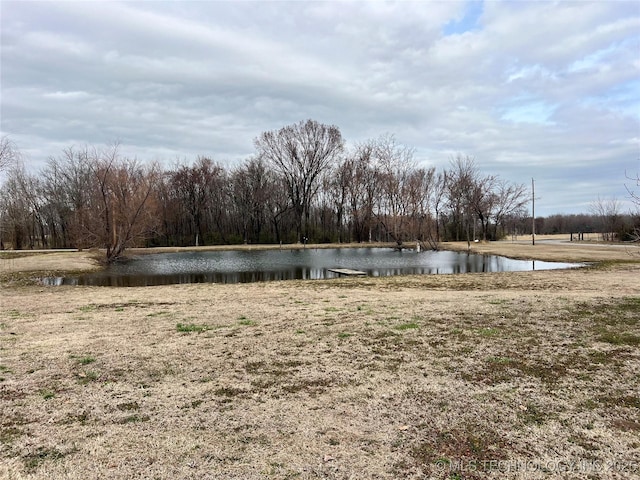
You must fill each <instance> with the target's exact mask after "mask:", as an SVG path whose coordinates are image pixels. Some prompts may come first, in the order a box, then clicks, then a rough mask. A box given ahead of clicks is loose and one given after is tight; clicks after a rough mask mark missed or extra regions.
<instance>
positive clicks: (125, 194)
mask: <svg viewBox="0 0 640 480" xmlns="http://www.w3.org/2000/svg"><path fill="white" fill-rule="evenodd" d="M85 153H86V156H85V158H86V161H87V162H88V164H89V169H90V171H91V174H92V182H93V188H92V190H91V192H90V195H89V198H88V207H89V212H88V215H87V216H86V218H85V223H84V224H83V226H82V227H83V231H82V234H83V236H84V240H85V242H86V243H88V245H89V246H91V247H102V248H104V249H105V253H106V255H105V261H106V262H107V263H111V262H114V261H116V260H117V259H118V258H120V257H121V256H122V254H123V253H124V251H125V249H126V248H128V247H132V246H135V245H137V244H140V243H141V242H142V241H143V240H144V239H145V238H146V237H147V235H149V233H150V231H152V230H153V229H154V227H155V224H156V222H157V215H156V214H155V209H154V207H155V205H154V199H153V195H152V194H153V193H154V191H155V186H156V184H157V180H158V166H157V165H155V164H152V165H150V166H144V165H142V164H140V163H139V162H138V161H137V160H131V159H127V158H122V157H120V154H119V152H118V145H113V146H111V147H108V148H106V149H104V150H101V151H98V150H97V149H85Z"/></svg>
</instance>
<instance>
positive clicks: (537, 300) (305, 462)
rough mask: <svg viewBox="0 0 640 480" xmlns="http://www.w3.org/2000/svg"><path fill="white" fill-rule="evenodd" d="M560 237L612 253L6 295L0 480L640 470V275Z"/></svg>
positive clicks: (13, 289)
mask: <svg viewBox="0 0 640 480" xmlns="http://www.w3.org/2000/svg"><path fill="white" fill-rule="evenodd" d="M500 244H503V245H507V244H506V243H503V242H500ZM500 244H497V245H493V244H491V245H486V246H485V245H478V244H474V245H473V248H478V249H484V248H487V249H488V248H499V247H500ZM539 246H540V247H543V248H540V249H537V247H538V245H536V249H537V250H536V252H538V253H537V254H538V255H544V258H541V257H537V258H541V259H547V260H548V259H556V260H563V261H596V260H599V261H602V260H607V263H606V264H602V265H600V266H598V267H594V268H589V269H578V270H567V271H557V270H556V271H546V272H544V271H537V272H511V273H495V274H465V275H441V276H406V277H387V278H347V279H333V280H323V281H287V282H272V283H258V284H243V285H215V284H201V285H176V286H159V287H146V288H120V289H116V288H97V287H42V286H33V285H32V286H18V285H14V286H9V285H8V284H6V283H5V284H4V285H3V287H2V292H1V297H0V301H1V304H0V478H78V479H80V478H83V479H84V478H220V479H226V478H230V479H231V478H242V479H252V478H255V479H259V478H260V479H261V478H274V479H285V478H301V479H307V478H308V479H311V478H335V479H343V478H344V479H347V478H388V479H392V478H416V479H417V478H420V479H423V478H443V479H444V478H452V479H453V478H465V479H466V478H471V479H480V478H501V479H502V478H596V479H597V478H603V479H604V478H620V479H622V478H638V476H640V470H639V466H638V465H639V464H640V440H638V438H639V435H640V392H639V391H638V385H639V384H640V373H639V372H640V353H639V346H640V325H638V318H640V264H638V263H637V262H636V261H635V260H634V259H635V257H633V256H630V255H628V253H626V252H624V251H623V250H614V252H617V253H602V252H600V251H599V250H594V251H593V253H592V254H588V252H581V253H579V255H578V254H577V253H575V252H576V250H572V251H573V252H574V253H573V254H570V253H569V252H567V251H565V252H564V253H562V252H560V253H558V251H557V249H558V248H561V247H562V246H557V245H556V246H554V245H539ZM465 247H466V244H464V245H463V246H462V247H461V248H465ZM554 247H555V248H556V253H552V251H551V249H553V248H554ZM506 248H509V249H510V248H515V247H506ZM566 248H583V247H575V246H568V247H566ZM585 248H586V247H585ZM547 249H549V250H547ZM540 252H542V253H540ZM607 252H609V251H607ZM81 253H82V252H80V253H78V254H74V255H76V256H75V257H72V256H69V257H66V260H70V259H71V258H76V259H81V258H83V257H81V256H80V257H78V256H77V255H80V254H81ZM492 253H495V252H492ZM574 254H575V255H576V257H566V256H563V255H574ZM50 255H53V254H50ZM69 255H72V254H69ZM527 255H528V252H525V255H524V256H525V257H526V256H527ZM547 255H549V256H547ZM554 255H557V257H556V258H552V257H553V256H554ZM612 256H615V258H612ZM560 257H562V258H560ZM28 258H30V257H25V262H26V261H27V260H28ZM577 258H580V260H576V259H577ZM18 260H19V259H15V260H14V261H15V262H18ZM59 260H60V261H62V260H61V259H59ZM1 261H4V260H0V262H1ZM32 261H33V260H32ZM78 261H80V260H78ZM84 261H85V260H82V262H84ZM87 261H88V262H89V263H90V259H88V260H87ZM21 265H25V264H24V263H22V264H21ZM59 266H60V265H58V267H59ZM54 267H55V265H54V264H53V263H50V264H49V267H48V268H52V269H55V268H54ZM77 267H78V264H75V267H74V268H77ZM13 268H15V269H17V271H20V270H19V268H21V267H20V265H19V266H18V267H16V266H15V264H14V267H13Z"/></svg>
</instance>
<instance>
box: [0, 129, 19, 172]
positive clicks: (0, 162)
mask: <svg viewBox="0 0 640 480" xmlns="http://www.w3.org/2000/svg"><path fill="white" fill-rule="evenodd" d="M18 159H19V153H18V149H17V147H16V146H15V144H14V143H13V141H11V139H10V138H9V136H8V135H3V136H2V137H1V138H0V172H2V171H5V170H9V169H10V168H11V167H15V166H17V164H18Z"/></svg>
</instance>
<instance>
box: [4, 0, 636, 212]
mask: <svg viewBox="0 0 640 480" xmlns="http://www.w3.org/2000/svg"><path fill="white" fill-rule="evenodd" d="M0 8H1V11H0V15H1V30H2V38H1V42H2V59H1V60H2V61H1V67H2V70H1V77H2V78H1V80H2V84H1V94H2V100H1V101H2V104H1V111H0V113H1V130H2V134H3V135H7V134H8V135H9V136H10V138H12V139H13V141H14V142H15V143H16V144H17V146H18V147H19V148H20V150H21V152H22V153H23V156H24V159H25V162H26V164H27V165H28V166H29V167H30V168H33V169H37V168H40V167H42V166H43V165H44V164H45V161H46V159H47V158H48V157H50V156H58V155H60V153H61V151H62V149H63V148H65V147H69V146H72V145H80V146H82V145H87V144H89V145H102V144H107V143H111V142H113V141H119V142H120V143H121V144H122V147H121V152H122V153H123V154H125V155H128V156H135V157H137V158H139V159H141V160H160V161H162V162H163V163H165V164H166V165H167V166H169V165H171V164H172V163H173V162H175V161H176V159H184V160H186V161H188V162H190V161H192V160H194V159H195V158H196V157H197V156H198V155H205V156H209V157H211V158H213V159H214V160H216V161H219V162H221V163H223V164H236V163H237V162H240V161H242V160H244V159H246V158H247V157H249V156H250V155H252V154H253V153H254V151H255V150H254V146H253V139H254V138H255V137H257V136H258V135H259V134H260V133H261V132H263V131H267V130H273V129H277V128H280V127H282V126H285V125H289V124H292V123H296V122H298V121H300V120H305V119H309V118H310V119H314V120H317V121H319V122H322V123H326V124H332V125H337V126H338V127H339V128H340V130H341V131H342V134H343V136H344V138H345V139H346V141H347V145H349V146H353V145H355V144H356V143H357V142H361V141H365V140H367V139H371V138H376V137H379V136H380V135H383V134H388V133H390V134H394V135H395V137H396V139H397V141H398V142H399V143H402V144H404V145H407V146H410V147H413V148H414V149H415V159H416V160H417V161H418V162H419V163H420V164H421V165H423V166H432V165H433V166H436V167H437V168H439V169H443V168H446V167H447V166H448V162H449V160H450V158H451V157H452V155H455V154H457V153H462V154H463V155H470V156H473V157H475V159H476V162H477V164H478V165H479V167H480V168H481V169H482V170H483V171H484V172H486V173H491V174H499V175H500V176H501V177H502V178H505V179H507V180H510V181H513V182H518V183H525V184H527V185H530V183H531V178H532V177H535V179H536V196H537V197H539V198H538V200H537V204H536V213H537V214H540V215H550V214H553V213H579V212H586V211H587V210H588V208H589V204H590V203H592V202H593V201H594V200H595V199H596V198H597V197H598V196H600V197H602V198H611V197H616V198H617V199H618V200H620V201H621V203H623V204H624V205H625V210H626V209H628V208H629V205H630V203H629V202H628V194H627V192H626V190H625V182H626V183H627V185H629V186H635V184H634V183H632V182H630V181H628V180H626V179H625V171H626V172H627V173H628V174H633V175H635V174H637V173H638V171H640V2H638V1H637V0H634V1H615V0H608V1H600V0H599V1H590V2H583V1H567V2H546V1H531V2H527V1H517V2H516V1H511V2H502V1H484V2H483V1H468V2H465V1H463V2H456V1H439V2H436V1H419V2H390V3H387V2H338V1H332V2H283V1H280V2H266V1H260V2H246V1H233V2H231V1H229V2H209V1H192V2H158V1H141V2H125V3H120V2H113V1H108V2H106V1H102V2H95V1H83V2H71V1H55V2H53V1H45V2H34V1H25V0H21V1H11V0H2V2H1V3H0Z"/></svg>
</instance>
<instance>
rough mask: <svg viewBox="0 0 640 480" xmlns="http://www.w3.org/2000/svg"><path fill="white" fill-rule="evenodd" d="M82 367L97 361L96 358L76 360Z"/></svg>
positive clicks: (88, 357) (87, 356)
mask: <svg viewBox="0 0 640 480" xmlns="http://www.w3.org/2000/svg"><path fill="white" fill-rule="evenodd" d="M76 361H77V362H78V363H79V364H80V365H89V364H91V363H93V362H95V361H96V358H95V357H93V356H91V355H86V356H84V357H80V358H78V359H77V360H76Z"/></svg>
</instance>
